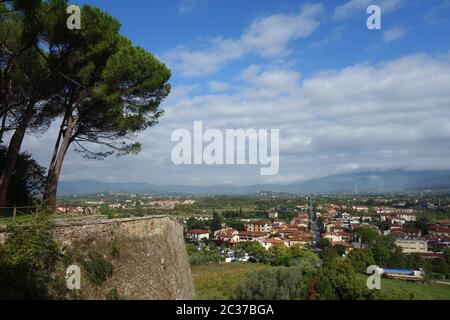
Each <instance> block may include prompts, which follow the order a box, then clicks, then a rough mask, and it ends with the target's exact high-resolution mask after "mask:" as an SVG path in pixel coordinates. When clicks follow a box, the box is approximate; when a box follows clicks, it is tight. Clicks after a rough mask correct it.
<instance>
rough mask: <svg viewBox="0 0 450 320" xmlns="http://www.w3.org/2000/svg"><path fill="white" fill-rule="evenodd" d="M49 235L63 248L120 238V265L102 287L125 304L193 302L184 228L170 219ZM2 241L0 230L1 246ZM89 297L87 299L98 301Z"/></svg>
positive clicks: (66, 228) (101, 223)
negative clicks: (114, 290) (134, 301)
mask: <svg viewBox="0 0 450 320" xmlns="http://www.w3.org/2000/svg"><path fill="white" fill-rule="evenodd" d="M53 236H54V238H55V239H56V241H57V242H58V243H60V245H61V246H62V247H63V248H64V247H65V248H71V247H72V246H73V245H74V244H75V243H77V242H79V241H83V240H84V239H95V241H98V242H102V241H103V242H105V241H106V242H108V241H112V240H113V239H114V238H115V237H119V238H120V239H121V240H120V241H121V242H122V244H123V246H124V248H125V252H123V253H121V255H122V256H123V259H122V260H123V261H122V262H120V265H118V266H116V269H115V271H114V277H113V279H111V280H108V281H109V283H107V284H105V288H108V287H115V288H117V289H118V291H119V293H120V294H121V295H123V296H124V297H125V298H127V299H177V300H183V299H194V298H195V291H194V286H193V281H192V275H191V270H190V266H189V262H188V257H187V253H186V248H185V243H184V236H183V227H182V225H181V224H180V223H178V222H177V221H176V220H175V219H173V218H171V217H168V216H152V217H142V218H127V219H116V220H107V219H102V220H74V221H68V222H57V223H56V226H55V228H54V230H53ZM5 238H6V235H5V233H4V232H3V234H2V232H1V231H0V243H1V242H2V239H3V241H4V239H5ZM94 291H95V290H94ZM90 294H91V292H90V291H89V292H88V293H86V295H87V298H90V299H96V298H99V297H97V296H95V295H94V296H91V295H90Z"/></svg>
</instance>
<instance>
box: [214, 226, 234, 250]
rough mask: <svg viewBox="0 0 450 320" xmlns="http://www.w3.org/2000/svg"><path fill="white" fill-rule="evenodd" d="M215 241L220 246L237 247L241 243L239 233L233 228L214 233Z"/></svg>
mask: <svg viewBox="0 0 450 320" xmlns="http://www.w3.org/2000/svg"><path fill="white" fill-rule="evenodd" d="M214 240H215V241H216V242H218V243H220V244H225V245H230V246H233V245H236V244H238V243H239V242H240V238H239V231H237V230H235V229H233V228H225V229H220V230H217V231H216V232H214Z"/></svg>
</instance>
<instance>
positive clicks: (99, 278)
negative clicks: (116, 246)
mask: <svg viewBox="0 0 450 320" xmlns="http://www.w3.org/2000/svg"><path fill="white" fill-rule="evenodd" d="M84 268H85V269H86V272H87V276H88V279H89V280H90V281H91V282H92V283H93V284H96V285H100V284H102V283H103V282H105V281H106V280H107V279H108V278H109V277H111V276H112V274H113V265H112V263H111V262H109V261H107V260H106V259H105V258H103V256H102V255H101V254H99V253H91V254H90V255H89V260H88V261H85V262H84Z"/></svg>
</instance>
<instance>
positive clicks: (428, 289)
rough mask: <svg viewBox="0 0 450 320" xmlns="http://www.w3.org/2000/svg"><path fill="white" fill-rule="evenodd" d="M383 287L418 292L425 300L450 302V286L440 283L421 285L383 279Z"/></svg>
mask: <svg viewBox="0 0 450 320" xmlns="http://www.w3.org/2000/svg"><path fill="white" fill-rule="evenodd" d="M381 286H382V288H383V286H386V287H387V288H397V289H402V290H407V291H413V292H418V293H419V294H420V296H421V297H423V298H424V299H425V300H450V286H448V285H444V284H438V283H427V284H420V283H414V282H408V281H401V280H393V279H382V280H381Z"/></svg>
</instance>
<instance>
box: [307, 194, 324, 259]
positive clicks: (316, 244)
mask: <svg viewBox="0 0 450 320" xmlns="http://www.w3.org/2000/svg"><path fill="white" fill-rule="evenodd" d="M309 219H310V220H309V223H310V225H311V234H312V246H311V249H312V251H314V252H319V251H322V249H320V240H321V238H320V230H319V227H318V226H317V221H316V220H314V206H313V204H312V200H310V205H309Z"/></svg>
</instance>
